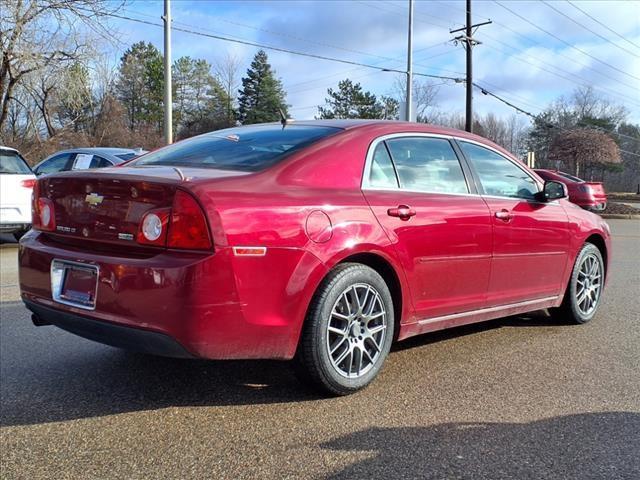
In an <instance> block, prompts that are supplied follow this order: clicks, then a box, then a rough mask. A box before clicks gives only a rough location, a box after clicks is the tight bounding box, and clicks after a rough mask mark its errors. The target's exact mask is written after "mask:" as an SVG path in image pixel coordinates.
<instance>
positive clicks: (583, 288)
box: [550, 243, 605, 324]
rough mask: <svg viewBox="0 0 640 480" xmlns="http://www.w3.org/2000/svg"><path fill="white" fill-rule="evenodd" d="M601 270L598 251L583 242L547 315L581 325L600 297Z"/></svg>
mask: <svg viewBox="0 0 640 480" xmlns="http://www.w3.org/2000/svg"><path fill="white" fill-rule="evenodd" d="M604 279H605V269H604V261H603V259H602V254H601V253H600V250H599V249H598V247H596V246H595V245H594V244H592V243H585V244H584V245H583V247H582V248H581V249H580V252H579V253H578V255H577V256H576V261H575V263H574V265H573V270H572V272H571V277H570V278H569V284H568V285H567V290H566V292H565V295H564V299H563V300H562V305H560V307H558V308H554V309H550V313H551V315H552V316H553V317H554V318H556V319H558V320H561V321H563V322H567V323H574V324H583V323H587V322H588V321H590V320H591V319H592V318H593V317H594V316H595V314H596V311H597V310H598V307H599V306H600V300H601V299H602V290H603V288H604Z"/></svg>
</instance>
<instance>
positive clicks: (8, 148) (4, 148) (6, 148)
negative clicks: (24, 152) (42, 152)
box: [0, 145, 20, 153]
mask: <svg viewBox="0 0 640 480" xmlns="http://www.w3.org/2000/svg"><path fill="white" fill-rule="evenodd" d="M0 150H10V151H12V152H16V153H20V152H18V150H16V149H15V148H11V147H5V146H4V145H0Z"/></svg>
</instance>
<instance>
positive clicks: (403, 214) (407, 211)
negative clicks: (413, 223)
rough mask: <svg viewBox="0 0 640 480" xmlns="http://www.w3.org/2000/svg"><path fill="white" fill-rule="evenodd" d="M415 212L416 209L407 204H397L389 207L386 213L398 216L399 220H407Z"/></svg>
mask: <svg viewBox="0 0 640 480" xmlns="http://www.w3.org/2000/svg"><path fill="white" fill-rule="evenodd" d="M415 214H416V211H415V210H414V209H413V208H411V207H410V206H409V205H398V208H390V209H389V210H387V215H389V216H390V217H398V218H399V219H400V220H405V221H406V220H409V219H410V218H411V217H413V216H414V215H415Z"/></svg>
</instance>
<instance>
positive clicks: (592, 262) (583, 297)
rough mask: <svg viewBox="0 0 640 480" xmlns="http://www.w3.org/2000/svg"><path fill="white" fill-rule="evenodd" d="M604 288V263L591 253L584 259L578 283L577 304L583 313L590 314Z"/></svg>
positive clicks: (579, 271)
mask: <svg viewBox="0 0 640 480" xmlns="http://www.w3.org/2000/svg"><path fill="white" fill-rule="evenodd" d="M601 290H602V265H601V263H600V260H599V259H598V257H597V256H596V255H594V254H593V253H590V254H589V255H586V256H585V257H584V258H583V259H582V263H581V264H580V268H579V270H578V278H577V285H576V306H577V308H578V310H579V311H580V313H582V314H583V315H590V314H591V313H592V312H593V311H594V310H595V309H596V307H597V306H598V301H599V300H600V292H601Z"/></svg>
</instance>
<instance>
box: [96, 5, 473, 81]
mask: <svg viewBox="0 0 640 480" xmlns="http://www.w3.org/2000/svg"><path fill="white" fill-rule="evenodd" d="M104 15H105V16H108V17H113V18H119V19H121V20H128V21H131V22H136V23H142V24H145V25H151V26H154V27H161V28H162V27H163V26H162V25H161V24H158V23H154V22H151V21H148V20H142V19H139V18H132V17H127V16H126V15H118V14H115V13H107V14H104ZM173 30H176V31H179V32H184V33H189V34H191V35H198V36H201V37H207V38H213V39H216V40H222V41H225V42H231V43H239V44H242V45H249V46H251V47H258V48H263V49H265V50H273V51H276V52H283V53H289V54H291V55H299V56H302V57H309V58H315V59H318V60H325V61H328V62H336V63H344V64H346V65H355V66H358V67H365V68H373V69H376V70H384V71H388V72H395V73H406V72H405V71H404V70H398V69H393V68H384V69H383V68H380V67H379V66H375V65H371V64H367V63H362V62H355V61H353V60H345V59H341V58H334V57H328V56H325V55H318V54H315V53H308V52H300V51H297V50H291V49H288V48H282V47H275V46H273V45H265V44H261V43H257V42H251V41H248V40H242V39H237V38H230V37H226V36H223V35H217V34H212V33H204V32H199V31H197V30H192V29H188V28H182V27H173ZM414 75H417V76H420V77H428V78H438V79H441V80H452V81H455V82H461V81H463V80H462V79H461V78H458V77H448V76H444V75H432V74H428V73H417V72H416V73H414Z"/></svg>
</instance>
